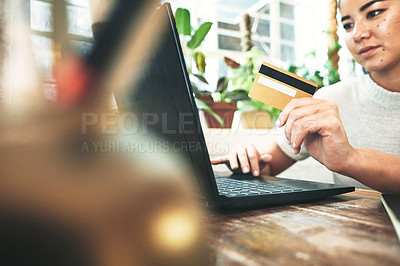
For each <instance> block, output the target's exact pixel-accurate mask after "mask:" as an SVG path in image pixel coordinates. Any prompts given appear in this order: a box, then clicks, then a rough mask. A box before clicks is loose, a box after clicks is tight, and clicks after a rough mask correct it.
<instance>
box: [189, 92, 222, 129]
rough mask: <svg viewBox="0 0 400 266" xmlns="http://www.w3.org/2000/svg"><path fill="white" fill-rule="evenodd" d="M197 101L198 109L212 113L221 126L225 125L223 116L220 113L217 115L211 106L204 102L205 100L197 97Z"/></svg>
mask: <svg viewBox="0 0 400 266" xmlns="http://www.w3.org/2000/svg"><path fill="white" fill-rule="evenodd" d="M195 101H196V106H197V108H198V109H200V110H204V111H206V112H207V113H209V114H210V115H212V116H213V117H214V118H215V119H216V120H217V121H218V123H219V124H220V125H221V127H225V124H224V120H222V118H221V117H220V116H219V115H217V114H216V113H215V112H214V111H213V110H212V109H211V108H210V106H208V105H207V104H206V103H205V102H203V101H201V100H199V99H197V98H195Z"/></svg>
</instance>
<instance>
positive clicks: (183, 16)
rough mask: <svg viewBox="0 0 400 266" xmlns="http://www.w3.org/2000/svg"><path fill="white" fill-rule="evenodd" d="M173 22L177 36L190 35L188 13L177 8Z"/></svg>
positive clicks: (183, 9)
mask: <svg viewBox="0 0 400 266" xmlns="http://www.w3.org/2000/svg"><path fill="white" fill-rule="evenodd" d="M175 22H176V28H177V29H178V33H179V34H183V35H190V34H191V25H190V12H189V10H187V9H185V8H178V9H177V10H176V11H175Z"/></svg>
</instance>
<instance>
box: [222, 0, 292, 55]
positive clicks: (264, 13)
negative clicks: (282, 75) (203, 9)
mask: <svg viewBox="0 0 400 266" xmlns="http://www.w3.org/2000/svg"><path fill="white" fill-rule="evenodd" d="M249 14H250V16H251V27H252V39H253V42H254V46H255V47H257V48H258V49H259V50H260V51H263V52H264V53H265V54H266V55H267V56H270V57H274V58H279V59H280V60H282V61H286V62H293V61H295V59H296V56H295V41H296V38H295V36H296V35H295V6H294V5H290V4H287V3H282V2H279V1H278V2H277V1H270V3H267V4H264V5H263V6H261V7H258V8H257V9H256V10H255V11H254V12H249ZM236 20H240V15H239V14H238V16H237V17H236ZM239 23H240V22H239V21H237V22H236V23H235V24H230V23H226V22H221V21H219V22H218V29H217V31H218V49H222V50H231V51H241V50H242V49H241V47H240V38H241V36H242V33H240V27H239Z"/></svg>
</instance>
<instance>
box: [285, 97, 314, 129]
mask: <svg viewBox="0 0 400 266" xmlns="http://www.w3.org/2000/svg"><path fill="white" fill-rule="evenodd" d="M319 103H321V100H320V99H314V98H309V97H304V98H293V99H292V100H291V101H290V102H289V103H288V104H287V105H286V107H285V108H284V109H283V110H282V112H281V114H280V115H279V118H278V120H279V126H281V127H282V126H284V125H285V124H286V122H287V120H288V118H289V115H290V114H291V113H292V111H293V110H294V109H296V108H299V107H302V106H310V105H313V104H319Z"/></svg>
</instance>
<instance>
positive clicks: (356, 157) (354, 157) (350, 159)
mask: <svg viewBox="0 0 400 266" xmlns="http://www.w3.org/2000/svg"><path fill="white" fill-rule="evenodd" d="M360 162H361V159H360V151H359V149H357V148H354V147H352V146H350V149H349V151H348V155H347V156H346V158H344V159H343V161H342V165H341V167H340V168H339V169H338V171H335V172H337V173H339V174H342V175H346V176H350V175H351V172H352V171H354V169H355V167H356V166H357V165H358V166H359V165H360Z"/></svg>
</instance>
